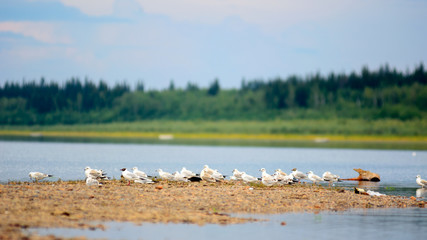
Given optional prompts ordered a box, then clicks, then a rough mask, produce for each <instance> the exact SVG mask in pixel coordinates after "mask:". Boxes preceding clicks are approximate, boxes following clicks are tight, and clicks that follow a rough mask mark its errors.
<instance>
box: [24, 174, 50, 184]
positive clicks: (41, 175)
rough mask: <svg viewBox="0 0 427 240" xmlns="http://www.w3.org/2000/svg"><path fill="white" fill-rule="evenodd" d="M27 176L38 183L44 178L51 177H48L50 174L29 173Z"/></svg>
mask: <svg viewBox="0 0 427 240" xmlns="http://www.w3.org/2000/svg"><path fill="white" fill-rule="evenodd" d="M28 176H29V177H30V178H31V179H32V180H33V181H36V182H38V181H39V180H42V179H44V178H47V177H53V175H50V174H44V173H41V172H30V173H29V174H28Z"/></svg>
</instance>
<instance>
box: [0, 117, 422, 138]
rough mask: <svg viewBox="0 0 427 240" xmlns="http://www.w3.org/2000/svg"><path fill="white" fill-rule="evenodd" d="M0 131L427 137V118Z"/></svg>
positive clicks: (172, 123) (13, 128) (133, 124)
mask: <svg viewBox="0 0 427 240" xmlns="http://www.w3.org/2000/svg"><path fill="white" fill-rule="evenodd" d="M0 130H3V131H5V130H6V131H31V132H39V131H51V132H55V131H57V132H64V131H65V132H131V133H136V132H138V133H197V134H199V133H215V134H272V135H283V134H296V135H344V136H346V135H361V136H409V137H410V136H412V137H413V136H427V120H411V121H400V120H375V121H373V120H372V121H367V120H361V119H332V120H304V119H299V120H286V121H163V120H156V121H142V122H130V123H126V122H120V123H106V124H85V125H52V126H0Z"/></svg>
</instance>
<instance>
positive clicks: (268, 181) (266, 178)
mask: <svg viewBox="0 0 427 240" xmlns="http://www.w3.org/2000/svg"><path fill="white" fill-rule="evenodd" d="M260 171H261V176H262V177H261V182H262V184H264V185H265V186H268V187H269V186H273V185H274V184H275V183H277V180H276V179H275V178H274V177H273V176H271V175H270V174H268V173H267V171H266V170H265V168H261V169H260Z"/></svg>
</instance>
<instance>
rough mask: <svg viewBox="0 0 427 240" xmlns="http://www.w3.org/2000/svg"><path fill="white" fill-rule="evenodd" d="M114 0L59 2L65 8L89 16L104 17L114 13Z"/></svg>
mask: <svg viewBox="0 0 427 240" xmlns="http://www.w3.org/2000/svg"><path fill="white" fill-rule="evenodd" d="M114 1H115V0H61V2H62V3H63V4H64V5H65V6H70V7H75V8H78V9H79V10H80V11H81V12H82V13H84V14H86V15H89V16H105V15H111V14H113V12H114Z"/></svg>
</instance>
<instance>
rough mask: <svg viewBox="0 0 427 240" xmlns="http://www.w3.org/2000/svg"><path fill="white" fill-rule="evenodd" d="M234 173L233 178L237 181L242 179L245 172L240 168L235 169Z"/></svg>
mask: <svg viewBox="0 0 427 240" xmlns="http://www.w3.org/2000/svg"><path fill="white" fill-rule="evenodd" d="M232 173H233V176H231V177H230V179H231V180H235V181H240V180H242V174H243V172H240V171H239V170H237V169H234V170H233V172H232Z"/></svg>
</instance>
